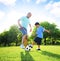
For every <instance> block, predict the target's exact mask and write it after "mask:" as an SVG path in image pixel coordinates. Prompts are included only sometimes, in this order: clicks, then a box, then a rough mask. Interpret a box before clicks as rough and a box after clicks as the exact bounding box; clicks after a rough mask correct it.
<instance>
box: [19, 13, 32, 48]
mask: <svg viewBox="0 0 60 61" xmlns="http://www.w3.org/2000/svg"><path fill="white" fill-rule="evenodd" d="M31 16H32V14H31V13H30V12H29V13H28V14H27V16H23V17H22V18H21V19H19V20H18V25H19V29H20V31H21V32H22V34H23V36H22V44H23V45H24V46H25V47H26V46H27V44H28V42H27V27H28V25H29V26H30V32H31V31H32V28H31V24H30V20H29V18H30V17H31ZM22 48H23V47H22Z"/></svg>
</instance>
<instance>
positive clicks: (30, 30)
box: [29, 24, 32, 32]
mask: <svg viewBox="0 0 60 61" xmlns="http://www.w3.org/2000/svg"><path fill="white" fill-rule="evenodd" d="M29 26H30V32H31V31H32V27H31V24H29Z"/></svg>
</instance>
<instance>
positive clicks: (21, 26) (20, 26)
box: [18, 19, 22, 28]
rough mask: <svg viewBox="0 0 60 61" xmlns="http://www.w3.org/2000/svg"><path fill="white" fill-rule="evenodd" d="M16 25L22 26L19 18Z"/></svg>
mask: <svg viewBox="0 0 60 61" xmlns="http://www.w3.org/2000/svg"><path fill="white" fill-rule="evenodd" d="M18 25H19V26H20V27H21V28H22V26H21V24H20V19H19V20H18Z"/></svg>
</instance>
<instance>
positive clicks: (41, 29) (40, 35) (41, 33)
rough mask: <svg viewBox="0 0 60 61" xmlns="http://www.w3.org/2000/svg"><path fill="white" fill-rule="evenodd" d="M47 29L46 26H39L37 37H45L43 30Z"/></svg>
mask: <svg viewBox="0 0 60 61" xmlns="http://www.w3.org/2000/svg"><path fill="white" fill-rule="evenodd" d="M44 31H45V28H44V27H42V26H40V27H39V28H37V31H36V34H37V37H39V38H43V32H44Z"/></svg>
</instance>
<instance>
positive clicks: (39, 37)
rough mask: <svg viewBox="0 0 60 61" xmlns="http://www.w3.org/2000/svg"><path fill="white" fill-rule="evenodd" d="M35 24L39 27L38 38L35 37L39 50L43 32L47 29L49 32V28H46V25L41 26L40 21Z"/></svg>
mask: <svg viewBox="0 0 60 61" xmlns="http://www.w3.org/2000/svg"><path fill="white" fill-rule="evenodd" d="M35 26H36V27H37V31H36V35H37V36H36V38H35V39H34V42H36V43H37V45H38V49H37V50H40V45H41V41H42V38H43V32H44V31H46V32H48V33H49V31H48V30H46V29H45V28H44V27H42V26H40V24H39V23H38V22H36V23H35ZM34 42H33V45H34Z"/></svg>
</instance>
